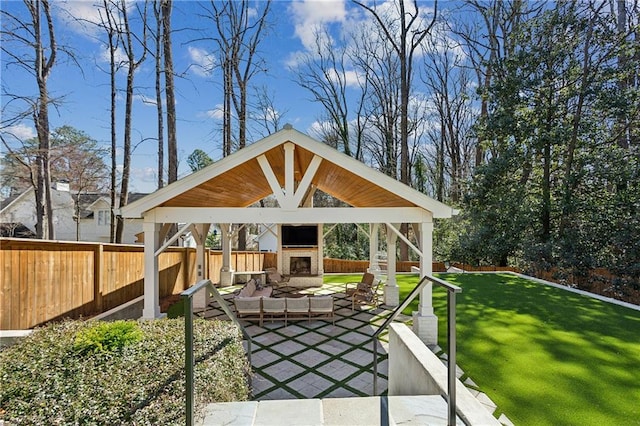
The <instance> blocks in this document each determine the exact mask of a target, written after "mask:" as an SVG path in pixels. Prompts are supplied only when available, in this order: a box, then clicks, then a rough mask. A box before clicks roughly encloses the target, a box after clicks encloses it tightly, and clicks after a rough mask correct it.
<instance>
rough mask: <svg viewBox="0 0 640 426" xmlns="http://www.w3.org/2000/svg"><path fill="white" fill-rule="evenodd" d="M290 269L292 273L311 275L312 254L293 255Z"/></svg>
mask: <svg viewBox="0 0 640 426" xmlns="http://www.w3.org/2000/svg"><path fill="white" fill-rule="evenodd" d="M289 271H290V274H291V275H298V276H299V275H311V256H291V259H290V261H289Z"/></svg>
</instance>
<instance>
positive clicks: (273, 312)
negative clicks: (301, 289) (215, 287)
mask: <svg viewBox="0 0 640 426" xmlns="http://www.w3.org/2000/svg"><path fill="white" fill-rule="evenodd" d="M233 303H234V304H235V306H236V312H237V313H238V317H239V318H241V319H244V320H257V321H259V322H260V326H262V324H263V322H264V319H265V318H266V319H271V320H272V321H273V320H283V321H284V325H285V326H286V325H287V322H288V321H291V320H295V319H306V320H309V321H311V319H312V318H325V319H328V320H331V322H332V324H335V314H334V308H333V296H303V297H284V298H277V297H235V298H234V299H233Z"/></svg>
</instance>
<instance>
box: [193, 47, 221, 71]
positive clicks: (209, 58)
mask: <svg viewBox="0 0 640 426" xmlns="http://www.w3.org/2000/svg"><path fill="white" fill-rule="evenodd" d="M187 49H188V51H189V58H190V59H191V61H192V65H193V67H192V69H193V73H194V74H196V75H199V76H200V77H208V76H210V75H211V73H212V72H213V68H214V67H215V65H216V60H215V56H214V55H213V53H210V52H208V51H207V50H205V49H201V48H199V47H193V46H189V47H188V48H187Z"/></svg>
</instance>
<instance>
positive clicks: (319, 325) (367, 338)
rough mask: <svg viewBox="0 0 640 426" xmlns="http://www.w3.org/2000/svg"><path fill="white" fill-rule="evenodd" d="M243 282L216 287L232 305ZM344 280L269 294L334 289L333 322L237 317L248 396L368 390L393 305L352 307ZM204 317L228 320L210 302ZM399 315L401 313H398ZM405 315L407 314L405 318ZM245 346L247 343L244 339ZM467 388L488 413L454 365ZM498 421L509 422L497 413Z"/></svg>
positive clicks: (384, 372) (381, 359)
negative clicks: (245, 351) (246, 357)
mask: <svg viewBox="0 0 640 426" xmlns="http://www.w3.org/2000/svg"><path fill="white" fill-rule="evenodd" d="M241 287H242V286H241V285H236V286H230V287H225V288H219V289H218V291H219V292H220V293H221V294H222V295H223V297H224V298H225V300H226V301H227V302H228V304H229V306H230V307H231V308H232V309H233V302H232V298H233V293H234V291H236V290H239V289H240V288H241ZM344 289H345V286H344V284H323V286H322V287H310V288H298V287H278V288H274V292H273V296H274V297H285V296H289V295H292V294H307V295H333V297H334V306H335V314H336V318H335V325H333V324H332V323H331V321H330V320H326V319H312V320H311V321H310V322H309V321H308V320H295V321H289V322H288V324H287V326H286V327H285V325H284V321H281V320H275V321H273V322H271V321H270V320H265V322H264V324H263V326H262V327H260V326H259V324H258V321H241V323H242V324H243V326H244V327H245V329H246V331H247V332H248V334H249V335H250V336H251V338H252V351H251V366H252V370H253V376H252V381H251V400H253V401H264V400H283V399H309V398H347V397H365V396H372V395H373V373H372V372H373V342H372V335H373V334H374V333H375V332H376V331H377V330H378V328H379V327H380V325H381V324H382V323H383V322H384V321H385V319H386V318H387V317H388V316H389V315H390V314H391V313H392V310H393V309H392V308H390V307H386V306H385V305H381V306H378V307H373V306H362V307H356V309H355V310H352V309H351V299H350V298H349V297H348V296H347V295H346V294H345V293H344ZM195 314H196V315H198V316H200V317H203V318H216V319H220V320H229V318H227V316H226V314H225V313H224V312H223V311H222V310H221V309H220V308H219V307H218V304H217V303H216V302H212V303H210V304H209V306H208V307H207V308H206V309H204V310H200V311H197V310H196V312H195ZM399 319H400V320H402V316H400V318H399ZM405 319H406V318H405ZM376 344H377V345H378V395H386V394H387V379H388V363H387V358H388V355H387V349H388V331H386V330H385V331H384V332H382V333H381V335H380V338H379V340H378V342H376ZM245 348H246V343H245ZM431 349H432V350H433V351H434V353H436V354H437V355H438V356H440V358H441V359H442V361H443V363H445V364H446V359H447V355H446V353H444V352H443V351H442V349H441V348H439V347H437V346H436V347H433V348H431ZM456 375H457V377H458V378H460V379H462V380H463V382H464V384H465V385H466V386H467V387H468V388H469V390H470V391H471V393H472V394H473V395H474V396H476V398H477V399H478V400H479V401H480V402H481V403H482V404H483V405H484V406H485V407H486V408H487V409H488V410H489V412H491V413H493V412H495V411H496V409H497V407H496V404H495V403H494V402H493V401H492V400H491V399H490V398H489V397H488V396H487V395H486V394H484V393H482V392H481V391H480V389H479V388H478V386H477V385H476V384H475V383H474V382H473V380H471V378H469V377H466V375H465V374H464V372H463V371H462V370H461V369H460V368H459V367H456ZM498 420H499V421H500V422H501V423H502V424H505V425H509V424H511V422H510V421H509V419H508V418H507V417H506V416H505V415H504V414H502V415H501V416H500V417H499V419H498Z"/></svg>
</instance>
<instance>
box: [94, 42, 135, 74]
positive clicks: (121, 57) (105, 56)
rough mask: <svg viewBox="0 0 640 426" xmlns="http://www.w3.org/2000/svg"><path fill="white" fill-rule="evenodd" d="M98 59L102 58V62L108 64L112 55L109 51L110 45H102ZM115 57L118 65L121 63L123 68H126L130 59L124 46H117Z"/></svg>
mask: <svg viewBox="0 0 640 426" xmlns="http://www.w3.org/2000/svg"><path fill="white" fill-rule="evenodd" d="M98 59H99V60H100V62H104V63H107V64H108V63H109V62H110V61H111V55H110V53H109V48H108V46H106V45H105V46H101V47H100V53H99V54H98ZM114 59H115V63H116V66H118V65H119V64H120V65H121V66H122V67H123V68H126V64H127V61H128V59H127V55H126V53H125V52H124V50H123V49H122V47H117V48H116V50H115V52H114Z"/></svg>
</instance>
